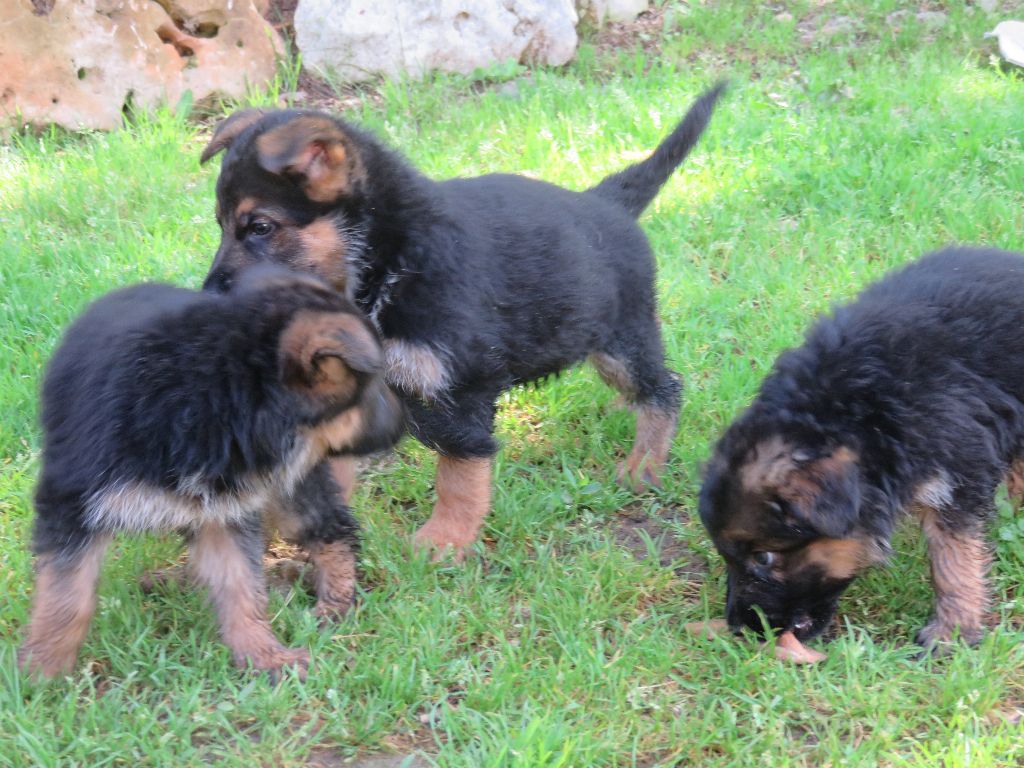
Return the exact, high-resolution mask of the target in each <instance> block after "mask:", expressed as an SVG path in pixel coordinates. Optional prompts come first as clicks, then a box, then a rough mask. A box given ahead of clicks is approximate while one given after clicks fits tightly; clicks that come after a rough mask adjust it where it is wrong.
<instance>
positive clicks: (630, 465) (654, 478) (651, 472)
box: [615, 460, 662, 493]
mask: <svg viewBox="0 0 1024 768" xmlns="http://www.w3.org/2000/svg"><path fill="white" fill-rule="evenodd" d="M615 480H616V482H618V484H619V485H621V486H622V487H623V488H626V489H627V490H630V491H633V493H643V491H644V490H646V489H647V488H651V487H653V488H658V489H660V488H661V487H662V484H661V477H659V475H658V471H657V469H655V468H654V467H653V466H652V465H651V463H650V462H647V461H641V462H631V461H629V460H627V461H623V462H621V463H620V464H619V466H618V467H617V468H616V471H615Z"/></svg>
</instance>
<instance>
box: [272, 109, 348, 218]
mask: <svg viewBox="0 0 1024 768" xmlns="http://www.w3.org/2000/svg"><path fill="white" fill-rule="evenodd" d="M349 147H350V142H349V139H348V137H347V136H346V135H345V133H344V131H343V130H342V129H341V127H340V126H339V125H338V124H337V123H336V122H334V120H332V119H331V118H329V117H327V116H326V115H303V116H301V117H296V118H295V119H294V120H289V121H288V122H287V123H284V124H283V125H280V126H278V127H276V128H272V129H271V130H269V131H267V132H266V133H264V134H263V135H261V136H260V137H259V138H258V139H257V140H256V149H257V151H258V153H259V162H260V166H261V167H262V168H263V169H264V170H265V171H268V172H270V173H273V174H276V175H280V176H286V177H288V178H289V179H291V180H293V181H295V182H296V183H297V184H298V185H299V186H300V187H302V190H303V192H305V193H306V196H307V197H308V198H309V199H310V200H312V201H314V202H317V203H333V202H335V201H336V200H337V199H338V198H339V197H341V196H342V195H345V194H348V193H350V192H351V191H352V188H353V182H354V176H355V174H356V166H357V161H358V158H357V157H355V155H354V153H353V152H351V151H350V149H349Z"/></svg>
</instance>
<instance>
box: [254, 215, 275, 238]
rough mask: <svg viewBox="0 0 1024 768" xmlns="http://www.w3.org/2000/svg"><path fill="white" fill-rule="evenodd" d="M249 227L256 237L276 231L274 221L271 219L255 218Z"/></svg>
mask: <svg viewBox="0 0 1024 768" xmlns="http://www.w3.org/2000/svg"><path fill="white" fill-rule="evenodd" d="M248 229H249V234H250V235H253V236H254V237H266V236H267V235H269V234H270V233H271V232H273V231H274V223H273V222H272V221H270V220H269V219H253V220H252V223H250V224H249V227H248Z"/></svg>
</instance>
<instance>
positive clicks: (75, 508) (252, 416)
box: [19, 268, 402, 676]
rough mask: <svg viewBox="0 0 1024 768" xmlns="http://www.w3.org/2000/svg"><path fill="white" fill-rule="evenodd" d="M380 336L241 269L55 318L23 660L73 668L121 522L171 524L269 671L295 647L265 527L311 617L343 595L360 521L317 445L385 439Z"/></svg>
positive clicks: (316, 291) (294, 661) (338, 310)
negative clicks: (272, 584)
mask: <svg viewBox="0 0 1024 768" xmlns="http://www.w3.org/2000/svg"><path fill="white" fill-rule="evenodd" d="M382 361H383V357H382V350H381V348H380V345H379V341H378V339H377V334H376V332H375V331H374V330H373V328H372V327H371V326H370V324H369V323H368V322H366V320H365V319H364V318H363V316H362V315H361V314H359V313H358V312H357V310H356V309H355V307H353V306H352V305H351V303H350V302H348V301H347V300H346V299H345V298H343V297H342V296H340V295H338V294H337V292H335V291H332V290H330V289H329V288H327V287H326V286H325V285H323V284H322V283H321V282H320V281H319V280H316V279H315V278H312V277H309V276H303V275H296V274H291V273H288V272H287V271H286V270H283V269H280V268H263V269H258V270H253V271H252V272H250V273H249V275H247V276H246V277H244V278H243V279H241V280H240V281H239V283H238V284H237V285H236V286H235V288H234V290H233V291H232V292H231V293H230V294H229V295H226V296H215V295H211V294H209V293H197V292H194V291H187V290H184V289H181V288H174V287H171V286H168V285H138V286H134V287H131V288H126V289H123V290H120V291H116V292H114V293H111V294H109V295H108V296H106V297H104V298H102V299H100V300H99V301H97V302H96V303H95V304H93V305H92V306H91V307H90V308H89V309H88V310H87V311H86V312H85V313H84V314H83V315H82V316H81V317H80V318H79V319H78V320H77V321H75V322H74V323H73V324H72V325H71V327H70V328H69V329H68V331H67V333H66V335H65V337H64V340H63V342H62V344H61V345H60V347H59V348H58V349H57V351H56V352H55V353H54V355H53V358H52V360H51V361H50V364H49V367H48V369H47V372H46V376H45V379H44V383H43V389H42V424H43V432H44V434H43V454H42V471H41V475H40V478H39V483H38V486H37V489H36V497H35V506H36V519H35V531H34V542H33V544H34V549H35V552H36V554H37V555H38V558H37V562H36V586H35V598H34V602H33V606H32V617H31V621H30V623H29V627H28V633H27V638H26V639H25V642H24V644H23V645H22V647H21V650H20V652H19V661H20V663H21V666H22V667H23V668H24V669H27V670H32V671H36V672H39V673H41V674H43V675H45V676H53V675H56V674H59V673H62V672H67V671H68V670H70V668H71V667H72V666H73V665H74V662H75V658H76V656H77V653H78V649H79V646H80V645H81V643H82V640H83V639H84V637H85V634H86V631H87V629H88V626H89V622H90V619H91V617H92V614H93V610H94V607H95V603H96V596H95V595H96V578H97V576H98V574H99V569H100V562H101V559H102V557H103V552H104V550H105V548H106V546H107V544H108V543H109V542H110V540H111V538H112V537H113V536H114V535H115V534H118V533H137V532H142V531H181V532H183V533H184V535H185V537H186V539H187V540H188V541H189V543H190V545H191V563H190V564H191V566H192V567H193V569H194V572H195V575H196V577H197V578H198V580H199V581H200V582H201V583H203V584H205V585H206V586H207V587H208V589H209V593H210V598H211V600H212V602H213V605H214V607H215V609H216V611H217V615H218V618H219V620H220V627H221V632H222V634H223V637H224V642H225V643H226V644H227V645H228V647H229V648H230V649H231V651H232V654H233V655H234V659H235V661H236V663H238V664H239V665H241V666H244V665H247V664H251V665H252V666H253V667H256V668H258V669H267V670H271V671H272V672H276V671H278V670H279V669H280V668H281V667H282V666H285V665H297V666H298V667H299V671H300V674H302V673H304V671H305V668H306V666H307V664H308V662H309V654H308V652H307V651H306V650H305V649H300V648H286V647H284V646H283V645H282V644H281V643H280V642H278V640H277V638H276V637H275V636H274V633H273V632H272V631H271V629H270V624H269V622H268V620H267V615H266V595H265V590H264V586H263V584H264V581H263V574H262V553H263V545H264V538H263V529H264V525H265V524H272V525H273V526H275V527H276V528H277V529H279V530H280V532H281V533H282V535H284V536H285V537H286V538H288V539H291V540H293V541H296V542H298V543H299V544H301V545H303V546H304V547H305V548H306V549H307V550H308V552H309V555H310V557H311V559H312V561H313V563H314V565H315V570H316V575H315V582H316V591H317V597H318V599H317V605H316V609H315V610H316V612H317V614H318V615H319V616H321V617H324V618H328V617H330V616H332V615H335V614H338V613H341V612H344V611H345V610H346V609H347V608H348V607H349V604H350V603H351V601H352V598H353V594H354V589H355V546H356V538H355V535H356V524H355V521H354V520H353V519H352V517H351V516H350V514H349V511H348V508H347V507H346V506H345V505H344V504H343V503H342V501H341V499H340V489H339V488H338V486H337V485H336V484H335V483H334V480H333V479H332V476H331V473H330V471H329V470H328V468H327V465H326V462H325V461H324V457H325V456H327V455H328V454H332V453H345V454H357V453H365V452H368V451H372V450H376V449H379V448H382V447H385V446H388V445H390V444H392V443H393V442H394V441H395V440H396V439H397V436H398V435H399V434H400V425H401V421H402V415H401V406H400V403H399V402H398V400H397V398H395V397H394V396H393V395H391V394H390V393H389V392H388V390H387V388H386V386H384V385H383V383H382V378H381V376H380V370H381V364H382Z"/></svg>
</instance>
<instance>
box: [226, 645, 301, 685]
mask: <svg viewBox="0 0 1024 768" xmlns="http://www.w3.org/2000/svg"><path fill="white" fill-rule="evenodd" d="M236 663H237V664H238V666H239V667H241V668H243V669H245V668H248V667H252V668H253V669H258V670H265V671H266V673H267V674H268V675H269V676H270V679H271V681H273V682H274V683H277V682H278V681H279V680H280V679H281V678H282V676H283V674H284V670H285V669H286V668H288V667H294V668H295V674H296V675H297V676H298V678H299V680H305V679H306V675H307V674H308V672H309V664H310V657H309V651H308V650H307V649H305V648H286V647H284V646H278V647H277V648H273V649H266V650H264V651H260V652H255V653H249V654H247V655H246V656H244V657H242V658H240V659H238V660H237V662H236Z"/></svg>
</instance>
